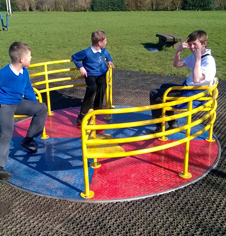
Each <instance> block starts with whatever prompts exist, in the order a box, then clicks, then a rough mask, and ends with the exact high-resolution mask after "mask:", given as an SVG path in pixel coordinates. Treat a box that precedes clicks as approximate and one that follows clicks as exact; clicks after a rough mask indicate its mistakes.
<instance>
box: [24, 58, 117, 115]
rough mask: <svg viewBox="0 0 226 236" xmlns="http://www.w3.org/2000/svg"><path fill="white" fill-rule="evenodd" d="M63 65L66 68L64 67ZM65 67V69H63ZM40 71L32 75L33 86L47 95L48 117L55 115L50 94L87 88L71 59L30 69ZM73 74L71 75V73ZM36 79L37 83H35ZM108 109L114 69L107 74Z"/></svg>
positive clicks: (110, 69)
mask: <svg viewBox="0 0 226 236" xmlns="http://www.w3.org/2000/svg"><path fill="white" fill-rule="evenodd" d="M63 64H64V65H65V64H66V66H64V67H63ZM62 67H63V68H62ZM28 69H29V71H30V70H31V69H35V70H38V72H35V73H30V78H31V81H32V86H33V87H34V88H36V89H37V90H38V91H39V93H41V94H46V104H47V107H48V115H49V116H51V115H53V113H52V111H51V99H50V92H51V91H58V90H61V89H67V88H74V87H85V86H86V83H85V80H84V77H83V76H80V75H75V73H76V71H79V70H78V69H77V68H75V66H74V63H72V60H71V59H66V60H57V61H48V62H41V63H36V64H32V65H30V66H29V67H28ZM71 72H73V73H72V74H71V75H70V73H71ZM34 79H36V80H37V81H35V82H33V80H34ZM106 83H107V90H106V108H111V107H112V68H111V67H110V68H109V70H108V72H107V74H106Z"/></svg>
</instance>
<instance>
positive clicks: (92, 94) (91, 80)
mask: <svg viewBox="0 0 226 236" xmlns="http://www.w3.org/2000/svg"><path fill="white" fill-rule="evenodd" d="M85 81H86V84H87V87H86V93H85V97H84V99H83V103H82V107H81V111H80V113H83V114H86V113H87V112H88V111H89V109H90V108H93V109H94V110H97V109H101V108H102V105H103V100H104V94H105V90H106V86H107V85H106V74H104V75H100V76H88V77H85Z"/></svg>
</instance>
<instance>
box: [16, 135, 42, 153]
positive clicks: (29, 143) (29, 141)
mask: <svg viewBox="0 0 226 236" xmlns="http://www.w3.org/2000/svg"><path fill="white" fill-rule="evenodd" d="M20 145H21V146H22V147H24V148H25V149H26V150H28V151H29V152H32V153H36V152H37V151H38V149H37V143H36V142H35V140H33V138H27V137H26V138H25V139H24V140H23V141H22V142H21V143H20Z"/></svg>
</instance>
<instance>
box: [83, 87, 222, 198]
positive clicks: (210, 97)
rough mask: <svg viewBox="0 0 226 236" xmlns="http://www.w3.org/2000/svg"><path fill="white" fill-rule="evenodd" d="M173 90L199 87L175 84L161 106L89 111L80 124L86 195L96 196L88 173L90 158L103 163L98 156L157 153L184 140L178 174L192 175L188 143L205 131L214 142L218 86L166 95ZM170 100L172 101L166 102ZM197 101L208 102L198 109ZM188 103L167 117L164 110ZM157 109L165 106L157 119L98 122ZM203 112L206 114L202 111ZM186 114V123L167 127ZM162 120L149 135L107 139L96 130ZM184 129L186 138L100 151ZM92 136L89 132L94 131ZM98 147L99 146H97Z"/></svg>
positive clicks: (92, 165)
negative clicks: (98, 118) (101, 117)
mask: <svg viewBox="0 0 226 236" xmlns="http://www.w3.org/2000/svg"><path fill="white" fill-rule="evenodd" d="M173 89H176V90H178V89H181V90H188V89H189V90H190V89H191V90H196V87H187V86H186V87H174V88H170V89H169V90H167V92H166V95H164V102H163V103H161V104H158V105H151V106H143V107H132V108H123V109H103V110H96V111H91V112H90V113H88V114H87V115H86V116H85V117H84V119H83V121H82V126H81V135H82V152H83V169H84V182H85V191H84V192H82V193H81V196H82V197H83V198H92V197H93V196H94V192H93V191H91V190H90V189H89V174H88V159H93V160H94V161H93V163H92V164H91V167H93V168H98V167H100V166H101V165H100V163H98V158H117V157H125V156H132V155H140V154H146V153H151V152H156V151H160V150H164V149H167V148H170V147H175V146H177V145H180V144H182V143H185V153H184V167H183V172H181V173H178V175H179V176H180V177H182V178H191V176H192V175H191V173H189V172H188V162H189V145H190V140H192V139H194V138H196V137H198V136H200V135H201V134H203V133H204V132H206V131H208V130H209V137H208V138H207V139H206V141H209V142H213V141H215V140H214V139H213V137H212V136H213V124H214V122H215V120H216V108H217V97H218V89H217V83H216V84H215V85H214V86H212V87H197V89H198V90H203V91H201V92H200V93H198V94H196V95H194V96H191V97H181V98H179V99H178V98H176V97H167V94H168V93H169V91H171V90H173ZM167 100H169V101H167ZM195 100H199V101H201V100H206V103H205V104H203V105H201V106H198V107H196V108H192V104H193V101H195ZM183 103H188V108H187V109H177V110H178V111H179V113H178V114H174V115H172V116H166V115H165V111H166V110H167V109H168V110H169V109H170V110H173V109H174V106H176V105H179V104H183ZM154 109H162V110H163V116H162V117H161V118H157V119H148V120H143V121H134V122H123V123H119V124H96V122H95V117H96V116H97V115H106V116H107V115H108V116H112V115H114V114H126V113H135V112H144V111H150V112H151V110H154ZM203 111H204V114H203ZM198 112H200V113H201V117H199V118H198V119H197V120H195V121H193V120H192V116H193V115H194V114H196V113H198ZM183 117H186V124H185V125H183V126H181V127H178V128H175V129H171V130H165V122H167V121H170V120H175V119H179V118H183ZM204 121H205V126H204V127H203V128H202V129H201V130H199V131H197V132H196V133H193V134H191V132H190V131H191V128H192V127H194V126H196V125H199V124H202V123H203V122H204ZM157 123H162V124H163V125H162V131H161V132H159V133H152V134H146V135H141V136H135V137H125V138H115V139H114V138H113V137H109V136H108V138H107V139H100V138H98V135H96V131H98V130H109V129H122V128H131V127H139V126H145V125H151V124H157ZM183 130H185V131H186V135H185V137H184V138H182V139H180V140H173V141H172V142H170V143H162V144H160V145H158V146H155V147H149V148H142V149H136V150H130V151H124V150H121V151H118V152H117V151H116V152H114V153H112V152H111V153H106V152H104V151H102V152H101V148H103V147H104V146H106V147H107V146H108V145H112V144H123V143H133V142H139V141H144V140H150V139H155V138H159V139H160V140H166V136H168V135H172V134H175V133H178V132H181V131H183ZM91 133H92V136H90V135H88V134H91ZM90 147H92V148H94V149H96V152H91V151H90ZM98 148H99V149H98Z"/></svg>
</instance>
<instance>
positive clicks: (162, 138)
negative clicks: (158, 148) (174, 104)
mask: <svg viewBox="0 0 226 236" xmlns="http://www.w3.org/2000/svg"><path fill="white" fill-rule="evenodd" d="M165 117H166V109H165V108H164V107H163V108H162V118H165ZM165 131H166V122H165V120H163V122H162V132H165ZM159 140H160V141H167V140H168V138H167V137H166V136H165V135H163V136H162V137H160V138H159Z"/></svg>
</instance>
